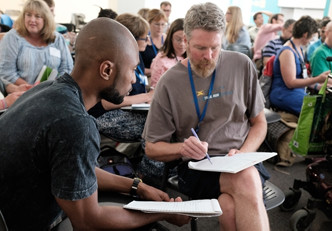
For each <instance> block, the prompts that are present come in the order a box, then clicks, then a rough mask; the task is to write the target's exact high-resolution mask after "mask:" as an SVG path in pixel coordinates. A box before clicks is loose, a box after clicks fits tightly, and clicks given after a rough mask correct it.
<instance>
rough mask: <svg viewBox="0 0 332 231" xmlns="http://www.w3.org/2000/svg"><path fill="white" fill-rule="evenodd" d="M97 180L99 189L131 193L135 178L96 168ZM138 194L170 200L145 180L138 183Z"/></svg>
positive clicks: (157, 199)
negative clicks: (145, 182)
mask: <svg viewBox="0 0 332 231" xmlns="http://www.w3.org/2000/svg"><path fill="white" fill-rule="evenodd" d="M95 171H96V176H97V181H98V189H99V190H101V191H114V192H122V193H129V192H130V189H131V186H132V184H133V179H131V178H127V177H123V176H118V175H115V174H111V173H109V172H106V171H104V170H102V169H100V168H97V167H96V168H95ZM137 194H138V195H139V196H140V198H141V199H145V200H154V201H169V200H170V198H169V196H168V195H167V194H166V193H165V192H163V191H161V190H159V189H156V188H154V187H151V186H149V185H147V184H144V183H143V182H140V183H139V184H138V188H137Z"/></svg>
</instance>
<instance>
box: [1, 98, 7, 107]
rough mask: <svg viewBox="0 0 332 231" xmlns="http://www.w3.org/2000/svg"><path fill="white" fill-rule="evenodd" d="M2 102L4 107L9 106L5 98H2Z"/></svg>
mask: <svg viewBox="0 0 332 231" xmlns="http://www.w3.org/2000/svg"><path fill="white" fill-rule="evenodd" d="M1 103H2V107H3V109H7V108H8V105H7V102H6V100H5V99H2V100H1Z"/></svg>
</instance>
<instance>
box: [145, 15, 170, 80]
mask: <svg viewBox="0 0 332 231" xmlns="http://www.w3.org/2000/svg"><path fill="white" fill-rule="evenodd" d="M148 22H149V25H150V32H149V35H150V39H149V41H148V45H147V46H146V48H145V50H144V51H143V52H141V55H142V58H143V61H144V66H145V75H147V76H150V74H151V70H150V66H151V63H152V60H153V59H154V57H156V56H157V54H158V51H159V49H160V48H161V47H162V45H163V44H164V41H165V39H166V34H165V33H164V27H165V26H166V22H167V18H166V15H165V13H164V12H163V11H161V10H159V9H152V10H150V11H149V15H148Z"/></svg>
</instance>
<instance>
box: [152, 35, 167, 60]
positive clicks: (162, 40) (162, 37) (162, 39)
mask: <svg viewBox="0 0 332 231" xmlns="http://www.w3.org/2000/svg"><path fill="white" fill-rule="evenodd" d="M150 40H151V45H152V48H153V51H154V54H155V55H156V56H157V54H158V51H157V48H156V46H155V45H154V43H153V41H152V38H151V37H150ZM161 44H164V36H163V35H162V36H161Z"/></svg>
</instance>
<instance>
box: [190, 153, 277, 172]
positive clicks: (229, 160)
mask: <svg viewBox="0 0 332 231" xmlns="http://www.w3.org/2000/svg"><path fill="white" fill-rule="evenodd" d="M275 155H277V153H276V152H245V153H238V154H235V155H233V156H225V155H224V156H215V157H211V158H210V159H211V162H212V164H211V163H210V162H209V160H208V159H204V160H201V161H196V162H195V161H189V162H188V167H189V168H191V169H195V170H200V171H208V172H228V173H237V172H239V171H241V170H243V169H246V168H248V167H250V166H253V165H255V164H258V163H260V162H263V161H264V160H267V159H269V158H271V157H273V156H275Z"/></svg>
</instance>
